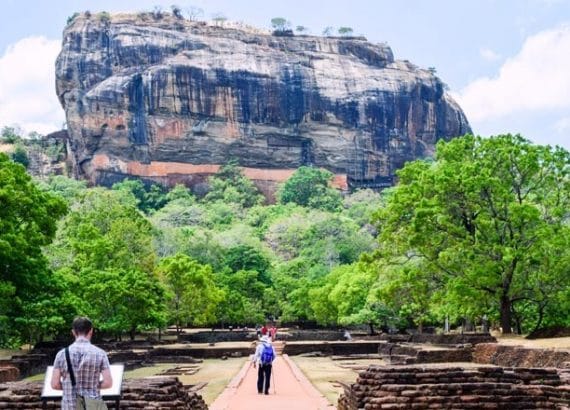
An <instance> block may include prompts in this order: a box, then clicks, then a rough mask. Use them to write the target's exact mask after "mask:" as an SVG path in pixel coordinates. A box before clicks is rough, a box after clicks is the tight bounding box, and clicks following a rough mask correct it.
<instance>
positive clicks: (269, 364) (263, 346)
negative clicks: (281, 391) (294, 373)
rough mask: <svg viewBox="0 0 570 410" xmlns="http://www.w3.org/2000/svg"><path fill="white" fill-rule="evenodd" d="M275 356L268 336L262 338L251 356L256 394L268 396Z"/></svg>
mask: <svg viewBox="0 0 570 410" xmlns="http://www.w3.org/2000/svg"><path fill="white" fill-rule="evenodd" d="M275 357H276V354H275V349H274V348H273V345H272V344H271V339H270V338H269V336H262V337H261V341H260V343H258V344H257V348H256V349H255V354H254V355H253V359H252V361H253V368H256V367H257V392H258V393H259V394H262V393H265V394H269V386H270V384H271V370H272V369H273V361H274V360H275Z"/></svg>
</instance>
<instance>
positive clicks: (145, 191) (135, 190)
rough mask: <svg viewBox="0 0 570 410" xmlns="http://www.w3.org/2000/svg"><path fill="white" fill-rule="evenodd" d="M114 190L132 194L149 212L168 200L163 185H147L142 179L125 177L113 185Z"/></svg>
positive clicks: (139, 206)
mask: <svg viewBox="0 0 570 410" xmlns="http://www.w3.org/2000/svg"><path fill="white" fill-rule="evenodd" d="M113 190H116V191H120V192H123V193H125V194H132V195H133V196H134V198H135V201H136V204H137V207H138V208H139V209H140V210H141V211H143V212H145V213H147V214H148V213H152V212H154V211H156V210H158V209H160V208H162V207H163V206H164V205H165V204H166V202H167V195H166V193H165V189H164V188H163V187H162V186H160V185H158V184H150V185H145V184H144V183H143V182H142V181H141V180H140V179H125V180H124V181H122V182H117V183H116V184H114V185H113Z"/></svg>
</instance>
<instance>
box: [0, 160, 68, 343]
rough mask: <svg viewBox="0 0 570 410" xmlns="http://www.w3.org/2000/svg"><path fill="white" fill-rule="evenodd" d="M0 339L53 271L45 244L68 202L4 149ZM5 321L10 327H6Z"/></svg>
mask: <svg viewBox="0 0 570 410" xmlns="http://www.w3.org/2000/svg"><path fill="white" fill-rule="evenodd" d="M0 204H1V206H0V261H2V263H0V295H1V296H3V297H6V298H9V299H5V300H9V301H10V303H0V326H2V328H1V329H0V330H1V331H0V343H3V342H6V340H1V339H2V338H3V337H5V336H7V335H10V334H12V333H13V332H12V331H13V328H12V327H11V324H13V323H14V322H13V320H14V319H15V318H16V317H18V316H20V315H21V309H22V308H23V307H24V306H26V303H28V302H30V301H33V300H37V298H38V295H40V294H42V289H43V288H44V286H45V284H46V283H47V282H48V281H50V280H51V279H50V277H51V272H50V271H49V269H48V267H47V260H46V259H45V257H44V256H43V254H42V250H41V249H42V247H43V246H46V245H48V244H49V243H50V242H51V241H52V239H53V237H54V235H55V232H56V223H57V220H58V219H59V218H60V217H61V216H63V215H64V214H65V212H66V205H65V202H64V201H63V200H62V199H61V198H59V197H56V196H54V195H52V194H50V193H47V192H43V191H41V190H40V189H39V188H38V186H37V185H36V184H35V183H34V182H33V181H32V179H31V177H30V176H29V175H28V174H27V173H26V171H25V169H24V167H22V166H21V165H19V164H16V163H14V162H12V161H11V160H10V159H9V158H8V156H7V155H5V154H0ZM4 326H6V327H4Z"/></svg>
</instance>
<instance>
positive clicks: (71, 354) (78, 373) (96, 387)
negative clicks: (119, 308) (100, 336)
mask: <svg viewBox="0 0 570 410" xmlns="http://www.w3.org/2000/svg"><path fill="white" fill-rule="evenodd" d="M72 333H73V336H74V337H75V342H74V343H73V344H71V345H70V346H69V347H66V348H65V349H62V350H60V351H59V352H58V353H57V356H56V357H55V362H54V364H53V373H52V378H51V387H52V389H54V390H63V398H62V401H61V408H62V410H76V409H82V408H83V409H84V408H86V407H85V401H91V400H96V401H97V402H96V403H94V404H95V405H97V406H98V407H96V408H97V409H106V408H107V407H106V406H105V403H104V402H103V400H101V389H108V388H109V387H111V386H112V385H113V379H112V377H111V369H110V366H109V359H108V357H107V353H105V352H104V351H103V350H101V349H99V348H98V347H95V346H93V345H92V344H91V337H92V336H93V324H92V323H91V321H90V320H89V319H88V318H86V317H78V318H75V320H74V321H73V330H72ZM69 362H70V363H71V367H72V370H73V373H71V372H70V370H69V367H68V363H69ZM71 375H73V379H74V381H73V380H72V376H71ZM100 376H103V380H101V381H100V380H99V379H100ZM78 402H79V403H80V405H81V404H83V407H77V404H78Z"/></svg>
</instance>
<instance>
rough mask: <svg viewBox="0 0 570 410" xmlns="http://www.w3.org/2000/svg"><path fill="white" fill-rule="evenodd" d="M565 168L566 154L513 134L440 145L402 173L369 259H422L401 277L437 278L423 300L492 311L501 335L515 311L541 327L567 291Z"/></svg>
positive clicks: (569, 167) (568, 166)
mask: <svg viewBox="0 0 570 410" xmlns="http://www.w3.org/2000/svg"><path fill="white" fill-rule="evenodd" d="M569 171H570V155H569V153H568V152H567V151H565V150H563V149H562V148H559V147H556V148H551V147H544V146H539V145H533V144H531V143H530V142H529V141H527V140H525V139H523V138H522V137H520V136H518V135H516V136H513V135H500V136H497V137H494V138H489V139H484V138H480V137H474V136H465V137H463V138H457V139H453V140H451V141H450V142H440V143H438V145H437V153H436V161H434V162H425V161H415V162H413V163H408V164H407V165H406V166H405V167H404V168H403V169H402V170H400V171H399V172H398V177H399V184H398V185H397V186H396V187H395V188H394V190H393V191H392V192H391V194H390V196H389V198H388V200H387V204H386V206H385V207H384V208H381V209H380V211H379V212H378V213H377V214H376V216H375V222H376V225H377V227H378V229H379V232H380V235H379V245H380V247H379V249H378V251H377V253H376V254H375V256H374V258H376V259H379V258H384V259H385V258H397V259H400V260H401V258H403V257H404V258H407V259H408V260H409V262H408V263H416V259H419V260H420V261H421V269H420V270H417V271H416V273H412V272H410V275H411V276H409V280H408V281H407V282H410V281H412V282H417V281H418V280H422V281H426V280H428V281H429V283H430V284H435V285H437V288H436V289H434V290H433V293H432V294H429V293H427V290H428V288H426V287H424V286H421V289H424V291H423V297H424V298H427V299H429V300H431V301H432V302H435V301H437V300H439V303H440V304H442V303H445V304H447V305H448V306H453V310H454V311H455V312H456V314H459V315H470V316H476V315H480V316H482V315H484V314H487V315H490V316H491V317H493V316H494V317H497V318H498V319H499V321H500V324H501V327H502V329H503V332H505V333H510V332H511V331H512V326H513V323H514V322H513V319H514V318H515V317H517V318H518V320H519V321H522V322H524V326H525V328H528V326H529V325H534V326H538V325H540V323H541V322H542V321H543V320H544V315H545V312H546V308H547V307H550V308H553V309H556V308H555V307H556V306H561V305H560V303H559V302H560V301H561V298H562V297H564V295H567V293H568V284H569V283H570V277H569V276H568V275H569V272H570V269H569V266H570V265H569V262H570V259H569V257H570V254H569V249H570V246H569V245H570V242H569V240H570V235H569V234H570V232H569V229H570V227H569V226H568V209H570V179H569ZM397 280H399V279H397ZM541 289H548V296H546V295H545V294H544V291H542V290H541ZM566 308H567V307H566ZM567 313H568V312H566V315H567ZM559 317H563V316H562V315H559ZM566 317H567V316H566ZM519 324H520V323H519Z"/></svg>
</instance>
